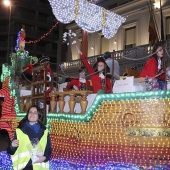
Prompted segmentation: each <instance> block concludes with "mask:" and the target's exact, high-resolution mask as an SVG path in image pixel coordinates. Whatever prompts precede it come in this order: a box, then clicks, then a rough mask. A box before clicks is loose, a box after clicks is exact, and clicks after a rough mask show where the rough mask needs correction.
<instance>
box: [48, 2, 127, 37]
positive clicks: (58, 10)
mask: <svg viewBox="0 0 170 170" xmlns="http://www.w3.org/2000/svg"><path fill="white" fill-rule="evenodd" d="M48 1H49V2H50V5H51V7H52V11H53V14H54V15H55V17H56V19H57V20H59V21H60V22H62V23H64V24H68V23H70V22H72V21H73V20H75V22H76V23H77V25H78V26H79V27H80V28H81V29H83V30H85V31H87V32H89V33H93V32H97V31H100V30H102V34H103V35H104V37H105V38H107V39H109V38H111V37H113V36H114V35H115V34H116V32H117V30H118V28H119V27H120V26H121V25H122V24H123V23H124V22H125V20H126V18H124V17H122V16H120V15H118V14H116V13H114V12H111V11H109V10H106V9H105V8H103V7H100V6H97V5H95V4H93V3H89V2H87V0H64V1H61V0H48Z"/></svg>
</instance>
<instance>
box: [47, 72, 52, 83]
mask: <svg viewBox="0 0 170 170" xmlns="http://www.w3.org/2000/svg"><path fill="white" fill-rule="evenodd" d="M47 77H48V78H49V80H48V82H50V81H51V76H50V73H47Z"/></svg>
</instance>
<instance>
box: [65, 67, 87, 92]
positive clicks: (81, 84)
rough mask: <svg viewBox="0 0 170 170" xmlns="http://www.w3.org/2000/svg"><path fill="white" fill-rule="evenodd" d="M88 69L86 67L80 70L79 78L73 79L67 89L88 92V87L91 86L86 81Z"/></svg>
mask: <svg viewBox="0 0 170 170" xmlns="http://www.w3.org/2000/svg"><path fill="white" fill-rule="evenodd" d="M85 74H86V69H85V67H84V66H81V67H80V69H79V78H74V79H72V80H71V81H70V82H69V83H68V84H67V87H66V88H67V89H68V90H69V89H74V90H76V91H77V90H86V89H87V88H86V87H87V86H90V82H89V81H88V80H86V75H85Z"/></svg>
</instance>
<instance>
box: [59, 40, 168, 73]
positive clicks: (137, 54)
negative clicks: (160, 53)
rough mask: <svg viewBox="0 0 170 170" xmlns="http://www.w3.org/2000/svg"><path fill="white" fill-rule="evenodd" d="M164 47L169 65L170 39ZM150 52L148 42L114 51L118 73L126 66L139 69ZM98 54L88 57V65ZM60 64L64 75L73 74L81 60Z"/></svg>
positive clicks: (93, 61) (94, 60)
mask: <svg viewBox="0 0 170 170" xmlns="http://www.w3.org/2000/svg"><path fill="white" fill-rule="evenodd" d="M165 47H166V51H167V52H166V61H167V65H169V64H168V63H170V40H168V41H166V42H165ZM151 53H152V47H151V46H150V45H148V44H147V45H142V46H137V47H135V48H131V49H126V50H121V51H116V52H115V55H114V56H115V59H116V60H117V61H118V62H119V65H120V75H123V73H124V72H125V70H126V67H132V66H133V65H135V66H136V67H137V68H138V69H139V70H141V69H142V68H143V66H144V64H145V62H146V61H147V60H148V59H149V57H150V54H151ZM167 53H168V54H167ZM99 56H101V55H98V56H93V57H88V62H89V63H90V65H92V66H93V64H94V63H95V62H96V61H97V57H99ZM168 56H169V57H168ZM60 64H61V65H62V72H64V73H65V74H66V75H70V76H75V72H76V71H78V68H79V67H80V66H81V65H82V62H81V60H73V61H69V62H63V63H60ZM75 70H76V71H75ZM77 73H78V72H77ZM77 73H76V74H77Z"/></svg>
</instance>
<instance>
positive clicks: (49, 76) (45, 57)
mask: <svg viewBox="0 0 170 170" xmlns="http://www.w3.org/2000/svg"><path fill="white" fill-rule="evenodd" d="M49 60H50V58H49V57H47V56H43V57H41V58H40V59H39V63H40V65H41V64H44V63H47V81H48V82H50V81H51V76H52V70H51V67H50V62H49ZM40 75H41V77H42V78H43V77H44V70H42V71H41V72H40Z"/></svg>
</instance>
